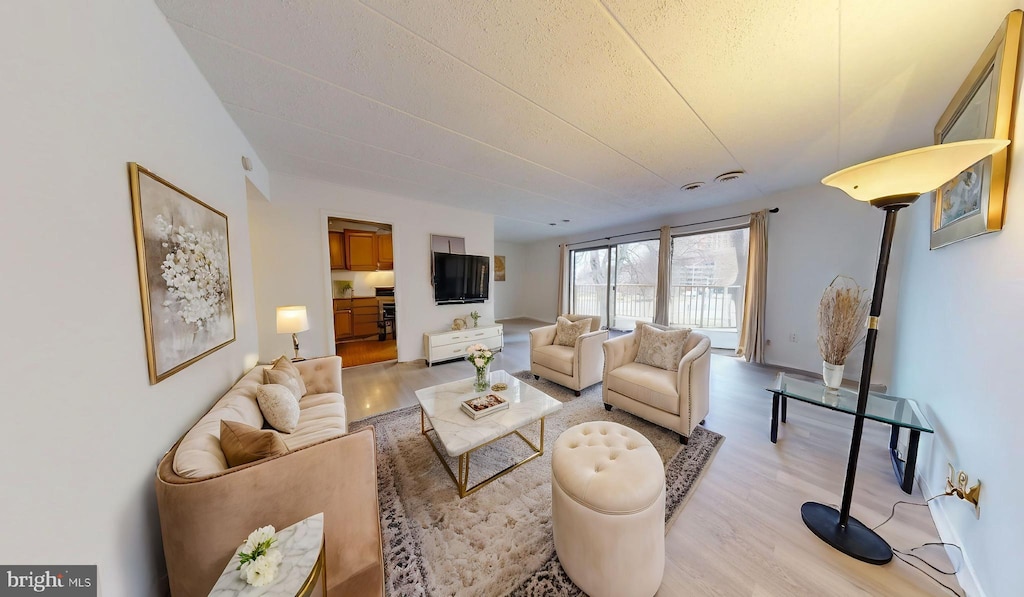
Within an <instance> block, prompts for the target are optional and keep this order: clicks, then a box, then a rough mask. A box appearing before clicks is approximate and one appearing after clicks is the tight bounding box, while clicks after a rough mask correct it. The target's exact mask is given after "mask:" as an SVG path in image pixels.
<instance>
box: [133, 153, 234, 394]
mask: <svg viewBox="0 0 1024 597" xmlns="http://www.w3.org/2000/svg"><path fill="white" fill-rule="evenodd" d="M128 180H129V186H130V188H131V196H132V220H133V223H134V228H135V250H136V255H137V257H138V265H139V292H140V294H141V295H142V324H143V328H144V329H145V335H146V358H147V360H148V363H149V383H150V384H155V383H157V382H159V381H161V380H163V379H166V378H167V377H170V376H171V375H174V374H175V373H177V372H178V371H181V370H182V369H184V368H186V367H188V366H189V365H191V364H192V363H195V362H196V361H198V360H199V359H202V358H203V357H205V356H206V355H208V354H211V353H213V352H215V351H217V350H219V349H221V348H223V347H225V346H227V345H228V344H230V343H231V342H234V341H235V314H234V306H233V304H232V298H233V294H232V291H231V249H230V243H229V240H228V217H227V216H226V215H224V214H223V213H221V212H219V211H217V210H216V209H214V208H212V207H210V206H209V205H207V204H206V203H203V202H202V201H200V200H199V199H196V198H195V197H193V196H192V195H190V194H188V193H186V192H185V191H183V190H181V189H180V188H178V187H177V186H175V185H173V184H171V183H170V182H168V181H167V180H164V179H163V178H161V177H159V176H157V175H156V174H154V173H152V172H150V171H149V170H147V169H145V168H143V167H142V166H140V165H138V164H136V163H134V162H131V163H129V164H128Z"/></svg>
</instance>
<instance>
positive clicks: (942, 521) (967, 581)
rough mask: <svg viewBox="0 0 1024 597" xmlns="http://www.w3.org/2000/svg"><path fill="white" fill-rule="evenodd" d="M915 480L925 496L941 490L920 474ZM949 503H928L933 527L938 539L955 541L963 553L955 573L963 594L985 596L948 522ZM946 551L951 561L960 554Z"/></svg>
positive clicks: (952, 527) (941, 501)
mask: <svg viewBox="0 0 1024 597" xmlns="http://www.w3.org/2000/svg"><path fill="white" fill-rule="evenodd" d="M917 482H918V483H919V484H920V485H921V492H922V493H923V494H924V495H925V496H933V495H939V494H940V493H942V492H941V491H937V490H934V488H932V487H929V486H928V481H927V480H925V478H924V477H923V476H921V475H917ZM947 503H950V500H943V499H937V500H932V501H931V502H929V503H928V511H929V512H930V513H931V515H932V521H933V522H934V523H935V529H936V530H937V531H938V532H939V540H941V541H944V542H945V543H955V544H956V545H959V546H960V549H961V551H962V553H963V562H964V564H963V566H961V567H960V571H959V572H957V574H956V580H957V582H959V583H960V587H961V588H962V589H963V590H964V594H965V595H967V596H968V597H987V596H986V595H985V592H984V591H982V590H981V587H980V586H979V585H978V582H977V578H978V577H977V574H975V572H974V566H972V565H971V558H970V556H969V555H968V554H967V550H965V549H964V547H963V545H964V542H963V541H962V540H961V539H960V535H959V534H958V533H957V532H956V528H955V527H954V526H953V525H952V524H951V523H950V522H949V516H948V515H947V514H946V504H947ZM946 552H947V553H948V554H949V559H950V561H951V562H954V563H955V562H956V557H957V556H958V555H960V554H959V553H957V552H956V550H953V549H950V548H946Z"/></svg>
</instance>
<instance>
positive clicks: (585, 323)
mask: <svg viewBox="0 0 1024 597" xmlns="http://www.w3.org/2000/svg"><path fill="white" fill-rule="evenodd" d="M591 321H592V320H591V319H590V318H589V317H587V318H584V319H581V320H579V321H569V320H568V319H566V318H565V317H559V318H558V319H556V320H555V344H557V345H560V346H576V339H577V338H579V337H580V336H582V335H583V334H586V333H587V332H589V331H590V322H591Z"/></svg>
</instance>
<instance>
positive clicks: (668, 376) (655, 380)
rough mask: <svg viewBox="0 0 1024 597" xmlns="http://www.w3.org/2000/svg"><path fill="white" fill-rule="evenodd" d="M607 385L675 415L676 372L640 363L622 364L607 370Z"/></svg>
mask: <svg viewBox="0 0 1024 597" xmlns="http://www.w3.org/2000/svg"><path fill="white" fill-rule="evenodd" d="M607 377H608V381H607V387H608V389H609V390H611V391H613V392H617V393H619V394H622V395H624V396H629V397H630V398H632V399H633V400H636V401H638V402H642V403H644V404H646V405H648V406H652V407H654V408H657V409H659V410H663V411H665V412H667V413H672V414H673V415H678V414H679V390H678V388H677V387H676V384H677V379H678V373H677V372H676V371H667V370H665V369H659V368H657V367H651V366H650V365H644V364H642V363H626V364H625V365H623V366H621V367H618V368H616V369H614V370H612V371H609V372H608V373H607Z"/></svg>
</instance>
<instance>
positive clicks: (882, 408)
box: [766, 373, 934, 493]
mask: <svg viewBox="0 0 1024 597" xmlns="http://www.w3.org/2000/svg"><path fill="white" fill-rule="evenodd" d="M766 389H767V390H768V391H769V392H771V393H772V443H776V442H777V441H778V438H779V421H780V420H781V421H782V422H783V423H785V422H786V404H787V401H788V399H790V398H792V399H794V400H799V401H800V402H806V403H807V404H813V405H815V406H821V407H824V408H828V409H830V410H836V411H839V412H842V413H846V414H849V415H854V416H857V392H856V391H853V390H848V389H845V388H840V389H838V390H830V389H828V388H826V387H825V386H824V385H823V384H821V383H815V382H810V381H805V380H802V379H798V378H796V377H793V376H791V375H786V374H785V373H780V374H779V375H778V377H776V378H775V385H774V386H773V387H770V388H766ZM863 416H864V418H865V419H869V420H872V421H879V422H881V423H885V424H887V425H890V426H891V427H892V433H891V434H890V436H889V457H890V458H891V459H892V469H893V472H895V473H896V480H897V481H899V484H900V487H901V488H902V489H903V491H905V492H906V493H913V491H914V470H915V468H916V467H917V446H918V443H919V442H920V440H921V432H924V433H933V431H934V430H933V429H932V428H931V424H930V423H928V419H926V418H925V416H924V415H923V414H921V409H920V408H918V406H917V403H916V402H914V401H913V400H909V399H907V398H897V397H896V396H888V395H886V394H882V393H879V392H869V393H868V404H867V408H866V410H865V413H864V415H863ZM903 428H905V429H908V430H910V445H909V446H908V447H907V460H906V463H904V462H903V461H902V460H900V457H899V452H898V450H897V448H896V443H897V441H898V440H899V436H900V429H903Z"/></svg>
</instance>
